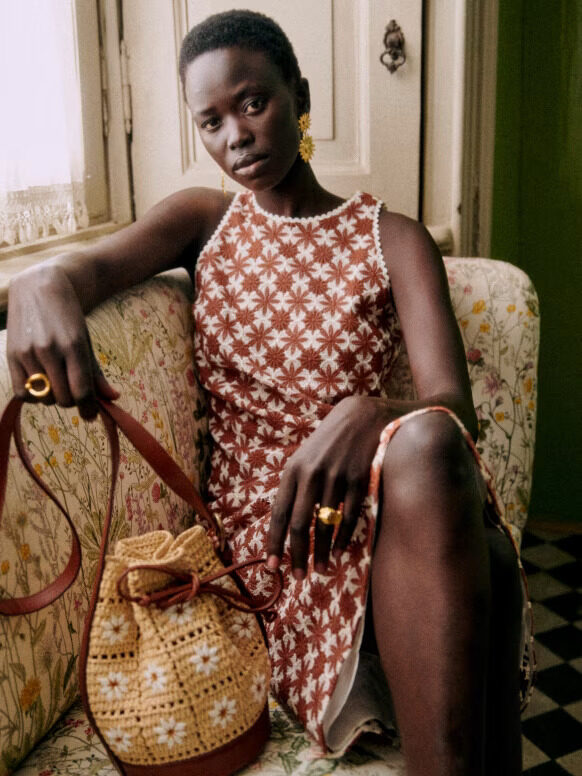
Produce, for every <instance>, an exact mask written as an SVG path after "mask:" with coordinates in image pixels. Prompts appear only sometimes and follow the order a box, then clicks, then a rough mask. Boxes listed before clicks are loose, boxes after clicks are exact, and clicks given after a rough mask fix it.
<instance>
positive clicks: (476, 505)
mask: <svg viewBox="0 0 582 776" xmlns="http://www.w3.org/2000/svg"><path fill="white" fill-rule="evenodd" d="M382 484H383V510H382V511H383V513H384V512H386V517H387V519H390V515H392V516H394V515H396V514H398V515H399V519H400V520H401V521H404V527H405V526H406V522H407V520H408V521H409V522H411V528H412V529H413V530H414V531H415V532H418V531H420V530H429V531H431V532H433V531H436V532H441V531H443V530H444V531H445V532H456V531H464V530H466V529H467V528H468V525H467V519H468V515H470V514H473V515H478V517H479V519H481V510H482V505H483V502H484V498H485V485H484V483H483V480H482V477H481V475H480V473H479V470H478V466H477V463H476V461H475V458H474V456H473V453H472V451H471V449H470V447H469V445H468V444H467V441H466V439H465V438H464V436H463V434H462V432H461V430H460V429H459V427H458V426H457V424H456V423H455V421H454V420H453V419H452V418H451V417H449V416H448V415H447V414H446V413H444V412H430V413H426V414H424V415H419V416H417V417H415V418H411V419H410V420H408V421H406V422H405V423H403V425H402V426H401V427H400V428H399V429H398V431H397V432H396V433H395V434H394V436H393V438H392V440H391V442H390V444H389V445H388V448H387V450H386V455H385V458H384V463H383V478H382ZM407 516H408V518H407ZM424 522H426V525H423V523H424Z"/></svg>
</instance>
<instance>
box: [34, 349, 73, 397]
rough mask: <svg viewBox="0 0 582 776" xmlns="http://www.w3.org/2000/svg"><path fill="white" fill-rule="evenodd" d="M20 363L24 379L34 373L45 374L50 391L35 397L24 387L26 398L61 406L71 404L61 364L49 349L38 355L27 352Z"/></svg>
mask: <svg viewBox="0 0 582 776" xmlns="http://www.w3.org/2000/svg"><path fill="white" fill-rule="evenodd" d="M22 365H23V369H24V372H25V374H26V377H25V383H26V381H27V380H28V379H29V378H30V377H31V376H32V375H34V374H39V373H40V374H44V375H46V377H47V379H48V381H49V385H50V391H49V393H48V394H47V395H46V396H42V397H37V396H34V395H32V394H31V393H30V391H29V390H28V389H27V388H26V387H25V388H24V390H25V392H26V397H25V398H26V399H27V400H29V401H36V402H40V403H42V404H47V405H49V404H54V403H55V402H56V403H57V404H60V405H61V406H63V407H68V406H70V405H71V394H70V392H69V389H68V385H67V382H66V379H63V374H64V373H63V366H62V364H61V362H60V361H59V359H58V358H57V357H56V356H55V355H54V354H53V353H52V352H51V351H49V350H47V351H46V352H45V353H42V354H40V355H39V356H38V357H37V356H36V354H35V353H32V352H31V353H29V354H27V355H26V356H25V357H23V359H22Z"/></svg>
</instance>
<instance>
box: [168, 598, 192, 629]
mask: <svg viewBox="0 0 582 776" xmlns="http://www.w3.org/2000/svg"><path fill="white" fill-rule="evenodd" d="M166 614H167V615H168V617H169V618H170V620H171V621H172V622H173V623H174V624H175V625H186V624H187V623H188V622H190V620H191V619H192V603H191V602H190V601H186V602H185V603H183V604H176V605H175V606H170V607H169V608H168V609H166Z"/></svg>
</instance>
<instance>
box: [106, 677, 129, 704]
mask: <svg viewBox="0 0 582 776" xmlns="http://www.w3.org/2000/svg"><path fill="white" fill-rule="evenodd" d="M99 683H100V685H101V693H102V694H103V695H105V697H106V698H107V700H108V701H113V700H121V699H122V698H123V696H124V695H125V693H126V692H127V686H128V684H129V679H128V678H127V676H126V675H125V674H122V673H121V671H110V672H109V673H108V674H107V676H100V677H99Z"/></svg>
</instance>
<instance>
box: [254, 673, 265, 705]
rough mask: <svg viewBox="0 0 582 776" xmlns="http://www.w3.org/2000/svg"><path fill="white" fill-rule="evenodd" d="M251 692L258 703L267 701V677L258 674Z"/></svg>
mask: <svg viewBox="0 0 582 776" xmlns="http://www.w3.org/2000/svg"><path fill="white" fill-rule="evenodd" d="M251 692H252V694H253V698H254V699H255V700H256V701H257V703H261V701H264V700H265V697H266V695H267V677H266V676H265V675H264V674H257V676H255V678H254V679H253V683H252V684H251Z"/></svg>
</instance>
